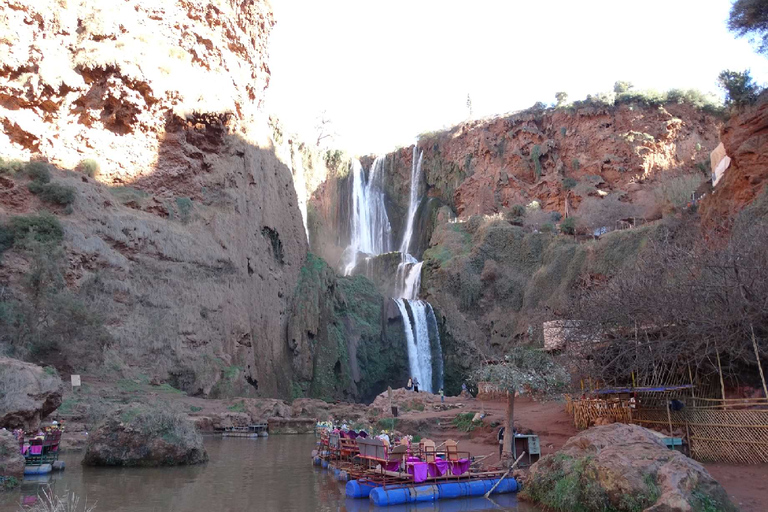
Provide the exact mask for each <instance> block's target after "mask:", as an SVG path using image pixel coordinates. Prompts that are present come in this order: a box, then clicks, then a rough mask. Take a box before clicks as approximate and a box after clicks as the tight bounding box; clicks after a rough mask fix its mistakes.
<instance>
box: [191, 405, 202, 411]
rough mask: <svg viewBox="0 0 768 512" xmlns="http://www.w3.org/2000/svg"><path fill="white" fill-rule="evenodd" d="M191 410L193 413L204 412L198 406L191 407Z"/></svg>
mask: <svg viewBox="0 0 768 512" xmlns="http://www.w3.org/2000/svg"><path fill="white" fill-rule="evenodd" d="M189 410H190V411H192V412H200V411H202V410H203V408H202V407H198V406H196V405H190V406H189Z"/></svg>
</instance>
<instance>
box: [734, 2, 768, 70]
mask: <svg viewBox="0 0 768 512" xmlns="http://www.w3.org/2000/svg"><path fill="white" fill-rule="evenodd" d="M728 30H730V31H731V32H734V33H735V34H736V36H737V37H749V38H750V41H751V42H753V43H756V44H757V51H758V52H759V53H762V54H763V55H765V56H768V2H766V1H765V0H736V1H735V2H734V3H733V6H731V13H730V16H729V18H728Z"/></svg>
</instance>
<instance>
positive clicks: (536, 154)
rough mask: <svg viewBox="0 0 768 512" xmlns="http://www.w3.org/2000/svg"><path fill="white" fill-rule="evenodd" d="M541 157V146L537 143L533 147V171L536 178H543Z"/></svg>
mask: <svg viewBox="0 0 768 512" xmlns="http://www.w3.org/2000/svg"><path fill="white" fill-rule="evenodd" d="M539 158H541V146H539V145H538V144H536V145H534V146H533V149H531V162H533V173H534V175H535V176H536V179H539V178H541V161H540V160H539Z"/></svg>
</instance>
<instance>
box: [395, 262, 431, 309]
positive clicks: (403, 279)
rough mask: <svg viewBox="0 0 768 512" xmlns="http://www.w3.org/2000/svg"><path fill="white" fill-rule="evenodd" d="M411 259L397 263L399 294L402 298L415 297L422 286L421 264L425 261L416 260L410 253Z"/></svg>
mask: <svg viewBox="0 0 768 512" xmlns="http://www.w3.org/2000/svg"><path fill="white" fill-rule="evenodd" d="M408 257H409V261H405V262H400V263H399V264H398V265H397V295H398V297H400V298H401V299H415V298H416V297H417V296H418V295H419V289H420V288H421V266H422V264H423V263H424V262H423V261H416V259H415V258H414V257H412V256H411V255H410V254H409V255H408Z"/></svg>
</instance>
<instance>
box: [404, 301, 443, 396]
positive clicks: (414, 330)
mask: <svg viewBox="0 0 768 512" xmlns="http://www.w3.org/2000/svg"><path fill="white" fill-rule="evenodd" d="M395 303H396V304H397V307H398V309H399V310H400V314H401V315H402V317H403V320H404V321H403V324H404V326H405V339H406V341H407V343H408V366H409V369H410V372H411V377H413V378H414V379H418V381H419V384H420V389H421V390H422V391H425V392H427V393H432V392H433V386H432V350H431V346H430V342H429V324H428V323H427V317H428V315H429V313H430V312H431V311H432V306H430V305H429V303H428V302H425V301H423V300H406V299H395ZM406 303H407V304H408V306H410V309H411V315H412V318H411V316H409V315H408V308H407V307H406ZM432 315H433V317H434V313H432ZM440 368H441V370H440V380H439V382H440V383H441V385H442V364H440Z"/></svg>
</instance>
